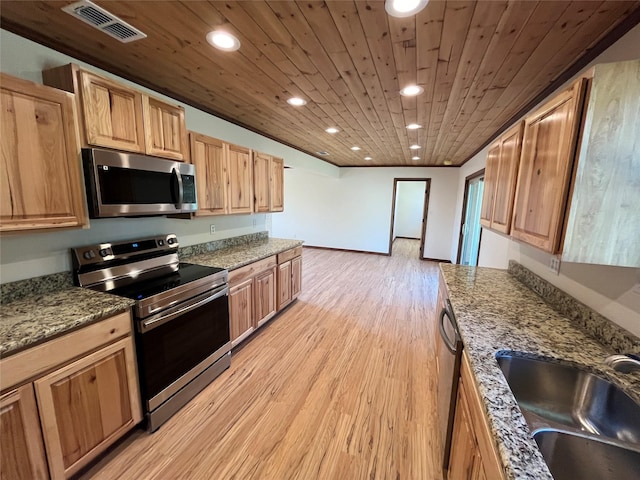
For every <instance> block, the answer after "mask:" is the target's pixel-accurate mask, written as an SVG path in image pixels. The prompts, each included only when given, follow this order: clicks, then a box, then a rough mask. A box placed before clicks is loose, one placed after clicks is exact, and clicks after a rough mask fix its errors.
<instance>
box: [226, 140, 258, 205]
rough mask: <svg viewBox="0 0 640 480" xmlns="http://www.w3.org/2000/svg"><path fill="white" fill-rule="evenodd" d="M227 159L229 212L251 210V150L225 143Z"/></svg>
mask: <svg viewBox="0 0 640 480" xmlns="http://www.w3.org/2000/svg"><path fill="white" fill-rule="evenodd" d="M226 148H227V156H228V161H229V180H228V183H229V205H228V207H229V213H231V214H235V213H252V212H253V164H252V163H251V150H249V149H248V148H244V147H241V146H239V145H233V144H226Z"/></svg>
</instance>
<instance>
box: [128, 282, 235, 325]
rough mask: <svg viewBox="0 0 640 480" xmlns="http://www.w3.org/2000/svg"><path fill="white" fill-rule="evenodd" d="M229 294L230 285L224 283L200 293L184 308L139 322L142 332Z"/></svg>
mask: <svg viewBox="0 0 640 480" xmlns="http://www.w3.org/2000/svg"><path fill="white" fill-rule="evenodd" d="M228 294H229V286H228V285H222V286H220V287H218V288H216V289H215V290H213V291H211V292H205V293H203V294H202V295H198V296H197V297H195V298H193V299H192V300H191V301H190V302H189V304H188V305H186V306H184V307H182V308H179V309H178V310H176V311H175V312H171V313H165V314H161V315H157V316H155V317H152V318H149V319H147V320H144V321H142V322H140V323H139V324H138V325H139V330H140V333H146V332H149V331H151V330H153V329H154V328H157V327H159V326H161V325H164V324H165V323H167V322H170V321H171V320H173V319H174V318H176V317H178V316H180V315H183V314H185V313H187V312H190V311H191V310H194V309H196V308H198V307H201V306H202V305H206V304H207V303H209V302H212V301H214V300H216V299H217V298H220V297H222V296H224V295H228Z"/></svg>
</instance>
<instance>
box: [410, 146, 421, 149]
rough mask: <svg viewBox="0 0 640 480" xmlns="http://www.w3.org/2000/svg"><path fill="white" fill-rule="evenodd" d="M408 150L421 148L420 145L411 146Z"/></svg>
mask: <svg viewBox="0 0 640 480" xmlns="http://www.w3.org/2000/svg"><path fill="white" fill-rule="evenodd" d="M409 148H410V149H411V150H418V149H420V148H422V147H421V146H420V145H411V146H410V147H409Z"/></svg>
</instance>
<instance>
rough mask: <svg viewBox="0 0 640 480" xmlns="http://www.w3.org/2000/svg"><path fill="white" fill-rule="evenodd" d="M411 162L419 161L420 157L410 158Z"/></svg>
mask: <svg viewBox="0 0 640 480" xmlns="http://www.w3.org/2000/svg"><path fill="white" fill-rule="evenodd" d="M411 160H420V157H411Z"/></svg>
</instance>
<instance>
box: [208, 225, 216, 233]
mask: <svg viewBox="0 0 640 480" xmlns="http://www.w3.org/2000/svg"><path fill="white" fill-rule="evenodd" d="M209 233H210V234H211V235H214V234H215V233H216V226H215V225H209Z"/></svg>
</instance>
